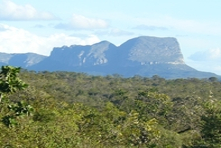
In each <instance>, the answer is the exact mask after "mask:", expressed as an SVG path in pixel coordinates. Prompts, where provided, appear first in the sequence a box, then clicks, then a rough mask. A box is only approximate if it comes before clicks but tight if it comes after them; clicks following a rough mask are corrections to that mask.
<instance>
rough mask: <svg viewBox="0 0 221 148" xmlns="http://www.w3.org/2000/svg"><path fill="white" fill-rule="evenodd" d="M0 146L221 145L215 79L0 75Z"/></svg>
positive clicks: (8, 70) (220, 99)
mask: <svg viewBox="0 0 221 148" xmlns="http://www.w3.org/2000/svg"><path fill="white" fill-rule="evenodd" d="M0 120H1V122H0V147H2V148H74V147H76V148H137V147H139V148H220V147H221V82H220V81H219V80H218V79H217V78H215V77H211V78H205V79H197V78H187V79H164V78H161V77H159V76H157V75H155V76H153V77H151V78H147V77H141V76H134V77H130V78H124V77H122V76H120V75H118V74H114V75H107V76H94V75H88V74H85V73H75V72H62V71H57V72H48V71H42V72H35V71H27V70H25V69H21V68H18V67H12V66H2V68H1V70H0Z"/></svg>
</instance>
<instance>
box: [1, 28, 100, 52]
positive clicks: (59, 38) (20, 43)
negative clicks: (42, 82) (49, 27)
mask: <svg viewBox="0 0 221 148" xmlns="http://www.w3.org/2000/svg"><path fill="white" fill-rule="evenodd" d="M0 29H1V30H4V31H0V52H5V53H27V52H34V53H38V54H43V55H49V54H50V52H51V51H52V49H53V47H61V46H64V45H66V46H70V45H73V44H78V45H90V44H93V43H97V42H99V41H100V40H99V39H98V37H97V36H95V35H90V36H87V37H84V38H79V37H74V36H68V35H66V34H62V33H61V34H54V35H51V36H49V37H41V36H37V35H35V34H32V33H30V32H28V31H26V30H23V29H18V28H15V27H11V26H8V25H4V24H0Z"/></svg>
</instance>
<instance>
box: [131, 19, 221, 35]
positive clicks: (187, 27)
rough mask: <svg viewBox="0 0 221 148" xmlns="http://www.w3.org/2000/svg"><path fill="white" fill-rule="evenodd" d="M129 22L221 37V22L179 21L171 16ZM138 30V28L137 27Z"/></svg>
mask: <svg viewBox="0 0 221 148" xmlns="http://www.w3.org/2000/svg"><path fill="white" fill-rule="evenodd" d="M129 21H132V22H136V23H137V24H140V25H141V26H144V25H147V26H159V25H160V26H163V27H164V28H169V29H170V30H177V31H182V32H184V33H188V34H189V33H199V34H211V35H221V27H220V25H221V24H220V22H218V21H210V22H208V21H197V20H191V19H178V18H174V17H171V16H165V15H162V16H158V17H157V18H134V19H130V20H129ZM135 28H136V27H135Z"/></svg>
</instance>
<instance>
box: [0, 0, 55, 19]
mask: <svg viewBox="0 0 221 148" xmlns="http://www.w3.org/2000/svg"><path fill="white" fill-rule="evenodd" d="M51 19H56V17H55V16H53V15H52V14H50V13H48V12H40V11H37V10H36V9H35V8H34V7H32V6H31V5H29V4H26V5H17V4H15V3H13V2H11V1H10V0H3V1H2V3H0V20H51Z"/></svg>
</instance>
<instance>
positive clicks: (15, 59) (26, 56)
mask: <svg viewBox="0 0 221 148" xmlns="http://www.w3.org/2000/svg"><path fill="white" fill-rule="evenodd" d="M46 57H47V56H43V55H39V54H35V53H18V54H16V53H13V54H9V53H1V52H0V65H13V66H20V67H23V68H28V67H30V66H32V65H35V64H37V63H39V62H40V61H42V60H44V59H45V58H46Z"/></svg>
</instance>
